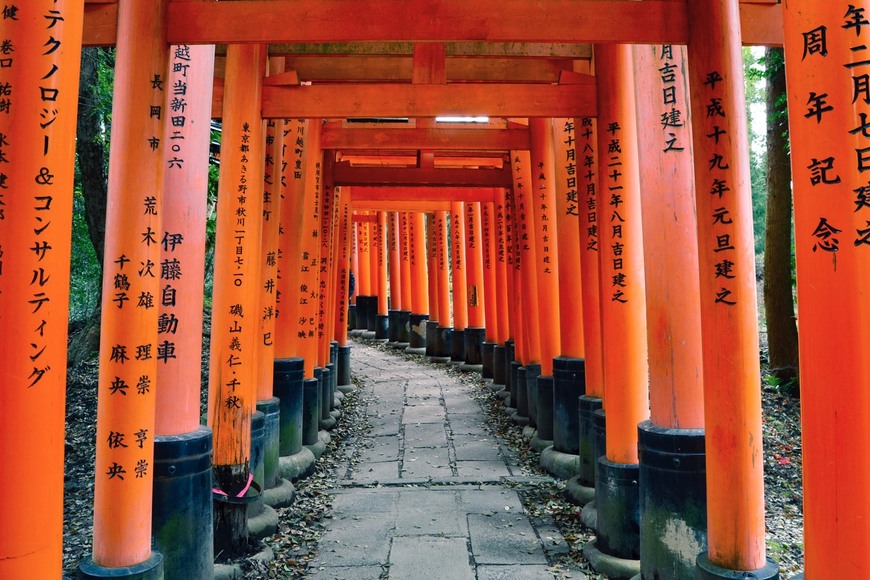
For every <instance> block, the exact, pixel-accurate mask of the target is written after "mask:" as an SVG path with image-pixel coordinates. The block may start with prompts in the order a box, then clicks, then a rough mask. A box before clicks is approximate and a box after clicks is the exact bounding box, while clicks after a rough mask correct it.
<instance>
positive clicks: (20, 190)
mask: <svg viewBox="0 0 870 580" xmlns="http://www.w3.org/2000/svg"><path fill="white" fill-rule="evenodd" d="M868 16H870V15H868V14H866V10H865V6H864V5H862V4H860V3H859V4H851V3H848V2H840V1H831V2H824V3H820V2H813V1H811V0H792V1H789V2H786V3H784V4H782V5H780V4H778V3H776V2H775V1H774V0H746V1H742V2H738V0H693V1H689V2H683V1H679V0H642V1H633V0H607V1H604V0H571V1H568V0H546V1H543V2H523V1H521V0H479V1H477V2H471V3H469V2H460V1H459V0H412V1H409V2H404V3H396V2H393V1H392V0H372V1H369V2H364V3H363V2H354V1H352V0H341V1H335V2H321V1H319V0H258V1H241V0H226V1H221V2H199V1H190V0H85V1H84V2H81V1H78V2H77V1H73V0H7V2H5V3H4V7H3V10H2V16H0V18H2V20H0V22H2V25H0V323H2V327H3V328H4V329H7V336H6V337H5V338H4V339H3V340H2V341H0V344H2V349H0V366H2V368H3V381H2V385H0V387H2V391H0V392H2V399H0V402H2V404H0V410H2V411H0V412H2V419H0V458H2V465H3V467H2V480H3V481H4V485H5V486H6V490H5V494H4V497H3V499H2V500H0V506H2V510H0V514H2V521H3V523H4V525H3V530H2V531H0V577H2V578H10V579H13V578H57V577H59V576H60V575H61V569H62V553H63V500H64V497H63V483H64V473H63V457H64V408H65V395H64V392H65V384H66V367H67V364H66V360H67V358H66V357H67V352H66V349H67V316H68V312H67V305H68V302H69V286H70V284H69V283H70V267H69V263H70V252H71V246H70V223H71V216H72V212H73V204H72V200H73V187H74V186H73V179H74V169H73V167H74V154H75V142H76V102H77V94H78V93H77V87H78V85H79V67H80V56H81V49H82V47H83V46H114V47H115V49H116V52H115V59H116V60H115V84H114V92H113V100H112V126H111V150H110V159H109V171H108V200H107V208H108V210H107V216H106V235H105V260H104V266H103V282H102V306H101V311H102V326H101V340H100V347H99V358H100V370H99V382H98V385H97V389H98V411H97V417H96V433H97V435H96V471H95V476H94V477H95V497H94V531H93V552H92V556H91V557H90V558H88V559H86V561H84V562H82V563H81V565H80V567H79V572H80V574H81V576H82V577H84V578H104V577H125V576H129V577H137V578H138V577H141V578H162V577H164V576H165V577H166V578H180V577H185V576H189V577H192V578H200V577H201V578H207V577H211V576H212V574H213V562H214V557H215V554H216V553H218V554H221V555H222V556H230V557H231V556H234V555H239V554H242V553H244V551H245V550H246V548H247V543H248V519H249V518H250V517H256V516H258V515H259V514H261V513H263V512H264V511H268V510H270V509H272V508H271V507H269V506H270V505H279V506H280V505H286V502H287V501H290V499H288V498H292V485H291V484H290V483H289V481H290V480H293V479H296V478H299V477H304V476H305V475H306V474H307V473H310V466H311V462H313V461H315V455H316V456H317V457H319V451H317V452H316V453H315V451H316V450H317V446H318V444H319V441H320V436H319V432H320V431H322V430H328V429H331V428H332V427H333V426H334V425H335V423H336V418H337V417H338V415H339V412H338V410H337V409H336V405H335V401H336V398H337V397H340V396H341V395H340V394H339V395H337V392H339V393H340V392H343V390H347V389H350V384H351V369H350V367H349V365H350V348H351V347H350V344H349V342H348V336H349V333H350V334H355V335H361V336H363V337H367V338H371V339H375V340H380V341H385V342H387V344H388V345H390V346H394V347H396V348H400V349H403V350H404V351H405V352H407V353H410V354H415V355H419V356H428V357H429V359H430V360H432V361H437V362H443V363H455V364H458V365H460V366H461V367H462V368H463V369H464V370H468V371H469V372H480V373H482V376H483V377H484V378H487V379H491V380H492V385H493V389H494V390H496V391H498V392H499V395H500V396H501V397H502V399H503V400H504V404H505V407H506V409H507V410H508V412H509V413H511V414H512V416H513V418H514V421H515V422H516V423H517V424H519V425H520V426H522V427H524V432H527V433H528V434H529V436H530V437H531V441H530V445H531V446H532V447H534V448H535V449H536V450H538V451H539V452H540V454H541V455H540V461H541V465H542V466H544V467H545V468H546V469H548V470H549V471H551V472H552V473H553V474H554V475H556V476H558V477H560V478H562V479H566V480H568V481H569V482H568V489H569V490H570V494H571V496H572V498H573V500H574V501H575V502H577V503H588V502H591V501H594V502H595V503H594V506H595V508H596V509H597V514H598V519H597V525H596V532H597V540H596V543H595V545H594V546H592V547H591V548H590V549H592V550H597V551H599V552H601V553H603V554H604V555H606V556H610V557H615V558H619V559H625V560H636V561H639V568H640V572H641V577H642V578H645V579H652V578H695V577H701V578H731V577H735V575H737V574H743V573H746V574H750V573H751V574H754V576H753V577H756V578H776V577H778V574H779V572H778V567H777V565H776V564H775V563H774V562H772V561H771V560H769V559H768V558H767V554H766V549H765V529H764V506H765V501H764V491H763V477H762V476H763V473H762V465H763V462H762V456H763V455H762V449H761V441H762V433H761V423H762V419H761V399H760V371H759V361H758V352H759V338H758V326H757V318H756V317H757V308H756V277H755V259H754V258H755V252H754V245H753V231H752V206H751V196H750V176H749V149H748V140H747V115H746V105H745V101H744V88H743V87H744V85H743V63H742V58H741V47H742V46H743V45H759V46H783V47H784V49H785V55H786V63H787V77H788V108H789V111H790V116H789V123H790V125H789V128H790V147H791V158H792V162H793V171H792V177H793V191H794V207H795V220H794V223H795V228H796V235H795V246H796V256H797V281H798V287H797V289H798V295H799V297H800V308H799V315H800V330H801V334H800V355H801V356H800V379H801V397H802V424H803V437H804V441H803V467H804V472H803V482H804V490H805V491H804V510H805V529H804V533H805V569H806V574H807V576H808V577H809V578H813V579H814V578H827V577H836V578H857V577H861V576H863V574H864V573H865V571H864V568H865V567H866V565H865V560H866V557H867V554H870V529H868V526H867V525H866V520H867V518H868V516H870V474H868V472H870V449H868V446H870V397H868V396H867V392H868V387H870V363H868V362H867V361H868V360H870V359H868V358H867V356H866V354H865V353H866V352H867V350H868V346H870V345H868V338H867V333H866V332H863V328H864V326H863V325H864V324H865V323H866V322H867V321H868V320H870V307H868V304H870V302H868V300H867V299H866V291H865V287H866V284H865V283H864V282H865V281H866V280H867V275H868V271H870V253H868V252H870V250H868V249H867V246H868V245H870V217H868V211H870V203H868V202H867V188H868V183H867V178H866V177H863V174H864V172H865V171H866V170H867V169H868V168H870V153H868V152H870V145H868V142H867V140H868V139H870V130H868V123H867V108H868V105H870V88H868V86H870V84H868V81H867V74H865V69H866V66H867V63H868V62H870V61H868V60H867V57H866V51H867V49H866V45H867V38H866V37H867V35H868V34H870V18H868ZM441 116H452V117H456V116H459V117H463V116H471V117H474V118H473V119H470V120H461V119H460V120H456V119H452V120H448V121H438V120H437V118H438V117H441ZM213 120H220V127H221V139H220V141H221V142H220V154H219V156H217V157H219V164H220V177H219V186H218V200H217V206H216V240H217V241H216V244H215V248H214V266H213V272H212V273H211V274H212V275H213V279H214V293H213V297H212V301H211V342H210V351H209V352H208V353H204V352H202V348H201V337H202V315H203V280H204V278H205V276H206V274H207V273H206V271H205V259H204V258H205V256H204V248H205V236H206V222H207V219H208V205H207V203H208V202H207V196H206V190H207V177H208V168H209V158H208V153H209V147H210V139H211V138H210V127H211V122H212V121H213ZM203 357H208V361H209V379H208V385H207V399H208V410H207V413H206V417H204V418H203V419H202V420H201V417H200V395H201V390H202V388H201V384H200V366H201V361H202V360H203ZM312 450H315V451H312ZM321 451H322V450H321ZM309 456H310V460H309V459H307V458H308V457H309ZM306 461H307V462H308V463H306ZM288 488H289V490H290V492H291V493H290V494H289V495H288V494H287V493H285V491H286V490H287V489H288ZM674 530H677V531H676V532H675V531H674ZM666 531H667V533H666ZM668 534H669V535H668ZM674 534H677V536H679V537H676V538H675V537H674Z"/></svg>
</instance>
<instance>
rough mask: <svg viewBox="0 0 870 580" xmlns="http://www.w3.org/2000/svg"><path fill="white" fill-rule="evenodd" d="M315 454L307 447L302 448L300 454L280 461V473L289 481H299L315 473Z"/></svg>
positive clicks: (282, 458)
mask: <svg viewBox="0 0 870 580" xmlns="http://www.w3.org/2000/svg"><path fill="white" fill-rule="evenodd" d="M315 461H316V458H315V457H314V453H312V452H311V450H310V449H308V448H307V447H302V449H301V450H300V451H299V453H294V454H293V455H288V456H286V457H281V458H279V459H278V472H279V473H280V474H281V477H283V478H284V479H287V480H289V481H298V480H300V479H304V478H306V477H308V476H309V475H311V474H312V473H314V462H315Z"/></svg>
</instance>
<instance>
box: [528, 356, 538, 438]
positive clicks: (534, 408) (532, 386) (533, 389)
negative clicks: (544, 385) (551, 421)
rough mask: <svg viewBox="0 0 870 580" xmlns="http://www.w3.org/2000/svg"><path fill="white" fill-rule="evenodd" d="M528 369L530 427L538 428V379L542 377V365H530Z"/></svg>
mask: <svg viewBox="0 0 870 580" xmlns="http://www.w3.org/2000/svg"><path fill="white" fill-rule="evenodd" d="M525 369H526V376H525V380H526V404H527V405H528V408H529V409H528V410H529V412H528V415H527V416H528V418H529V425H531V426H532V427H535V428H537V426H538V377H539V376H541V365H539V364H538V363H528V364H526V366H525Z"/></svg>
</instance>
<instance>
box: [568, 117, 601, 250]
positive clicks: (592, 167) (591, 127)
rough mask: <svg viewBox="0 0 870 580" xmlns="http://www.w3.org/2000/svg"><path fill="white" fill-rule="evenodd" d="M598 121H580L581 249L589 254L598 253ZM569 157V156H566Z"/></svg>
mask: <svg viewBox="0 0 870 580" xmlns="http://www.w3.org/2000/svg"><path fill="white" fill-rule="evenodd" d="M596 123H597V122H596V120H595V119H592V118H590V117H583V119H581V121H580V133H579V141H578V145H579V144H580V143H582V144H583V148H582V150H581V153H580V154H581V155H582V157H583V162H582V166H583V167H582V169H581V171H580V182H581V189H580V192H581V195H583V200H582V201H581V203H580V208H581V209H580V212H581V213H580V216H581V221H580V227H581V230H580V235H581V237H582V239H583V240H585V241H584V243H583V245H582V246H581V247H583V248H585V250H586V251H587V252H598V179H597V173H598V156H597V155H596V153H595V150H596V147H597V143H596V138H597V137H596V131H595V129H596V127H595V125H596ZM566 157H567V154H566Z"/></svg>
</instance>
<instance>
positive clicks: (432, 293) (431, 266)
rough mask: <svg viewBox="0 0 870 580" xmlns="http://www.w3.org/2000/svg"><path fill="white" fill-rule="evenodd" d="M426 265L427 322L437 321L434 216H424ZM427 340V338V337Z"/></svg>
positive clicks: (436, 260) (436, 261) (436, 256)
mask: <svg viewBox="0 0 870 580" xmlns="http://www.w3.org/2000/svg"><path fill="white" fill-rule="evenodd" d="M426 263H427V267H428V269H427V273H428V276H427V277H426V278H427V284H428V286H429V320H432V321H438V314H439V312H438V252H437V242H436V235H435V215H434V214H432V213H427V214H426ZM427 338H428V337H427Z"/></svg>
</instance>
